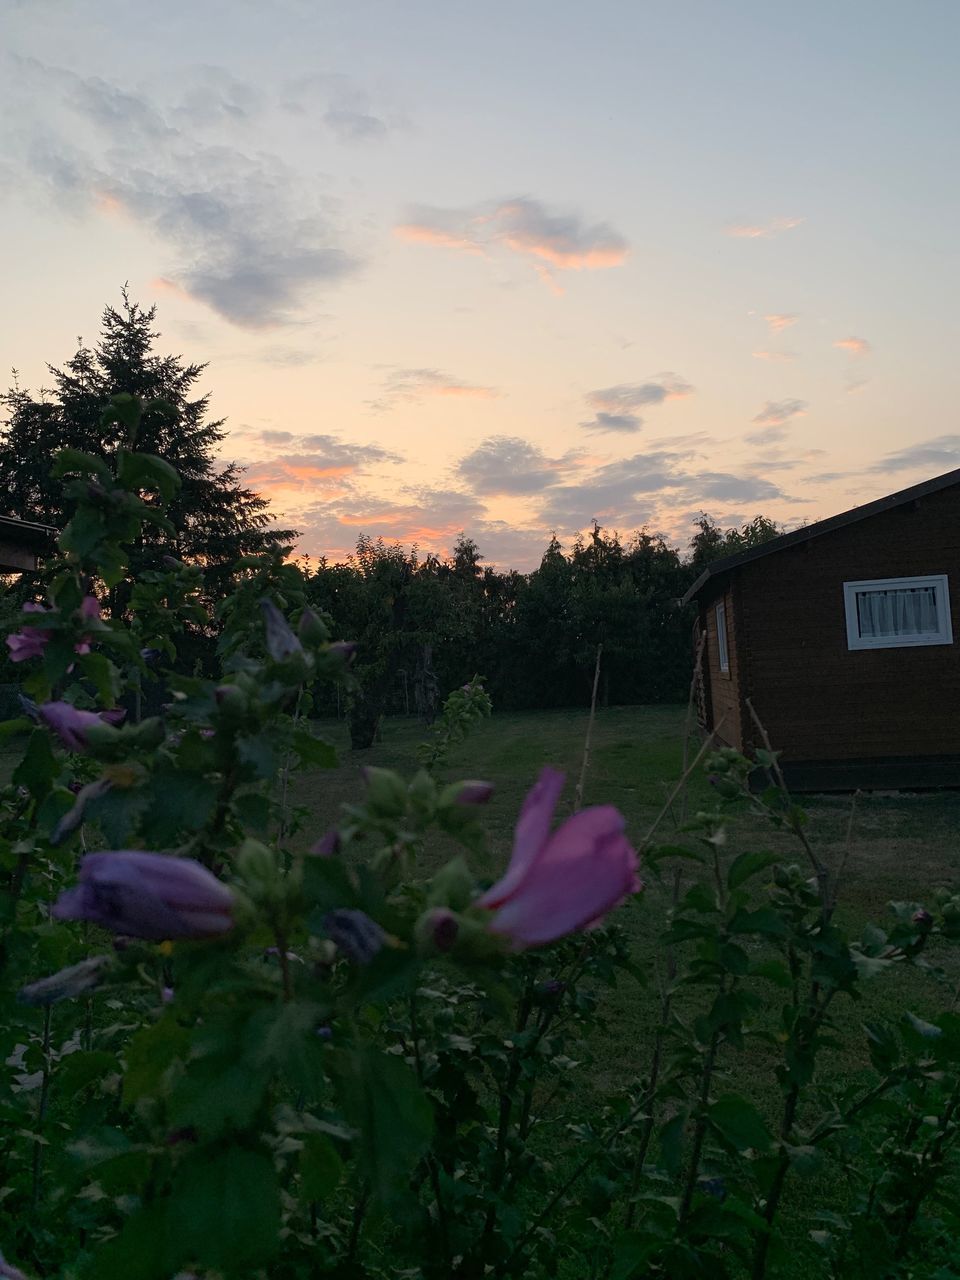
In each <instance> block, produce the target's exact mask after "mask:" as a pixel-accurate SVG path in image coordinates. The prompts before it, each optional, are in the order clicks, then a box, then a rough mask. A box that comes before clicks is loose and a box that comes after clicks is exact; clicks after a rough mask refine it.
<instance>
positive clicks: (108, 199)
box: [93, 191, 127, 218]
mask: <svg viewBox="0 0 960 1280" xmlns="http://www.w3.org/2000/svg"><path fill="white" fill-rule="evenodd" d="M93 203H94V207H95V208H96V210H97V213H102V214H103V215H104V217H106V218H121V217H123V216H124V215H125V214H126V213H127V207H126V205H125V204H124V203H123V201H122V200H121V199H119V198H118V197H117V196H115V195H113V194H112V193H111V192H109V191H95V192H94V193H93Z"/></svg>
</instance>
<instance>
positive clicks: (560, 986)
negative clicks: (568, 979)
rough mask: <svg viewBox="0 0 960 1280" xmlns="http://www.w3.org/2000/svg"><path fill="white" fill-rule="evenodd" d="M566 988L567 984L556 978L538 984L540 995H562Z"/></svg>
mask: <svg viewBox="0 0 960 1280" xmlns="http://www.w3.org/2000/svg"><path fill="white" fill-rule="evenodd" d="M566 989H567V984H566V983H565V982H561V981H559V979H557V978H551V979H550V980H549V981H548V982H543V983H541V984H540V994H541V995H542V996H551V997H554V996H562V995H563V993H564V992H565V991H566Z"/></svg>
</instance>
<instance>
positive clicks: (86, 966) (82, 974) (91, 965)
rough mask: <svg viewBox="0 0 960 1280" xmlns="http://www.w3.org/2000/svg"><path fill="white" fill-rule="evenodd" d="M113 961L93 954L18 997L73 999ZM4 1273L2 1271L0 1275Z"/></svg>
mask: <svg viewBox="0 0 960 1280" xmlns="http://www.w3.org/2000/svg"><path fill="white" fill-rule="evenodd" d="M112 963H113V958H112V957H111V956H91V957H90V958H89V959H88V960H81V961H80V963H79V964H72V965H70V966H69V967H68V968H66V969H61V970H60V971H59V973H54V974H51V976H50V977H49V978H40V979H39V981H37V982H30V983H28V984H27V986H25V987H23V988H21V990H20V992H19V993H18V995H17V999H18V1000H20V1001H21V1002H22V1003H23V1004H33V1005H48V1004H56V1003H57V1001H59V1000H71V999H73V997H74V996H79V995H83V993H84V992H85V991H92V990H93V988H94V987H96V986H99V984H100V980H101V978H102V977H103V975H104V972H105V971H106V970H107V969H109V967H110V965H111V964H112ZM2 1274H3V1273H2V1272H0V1275H2Z"/></svg>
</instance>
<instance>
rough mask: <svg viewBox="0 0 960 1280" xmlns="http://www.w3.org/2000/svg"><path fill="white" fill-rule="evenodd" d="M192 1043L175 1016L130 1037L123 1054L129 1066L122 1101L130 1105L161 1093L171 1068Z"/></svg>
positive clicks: (124, 1081) (167, 1017) (168, 1017)
mask: <svg viewBox="0 0 960 1280" xmlns="http://www.w3.org/2000/svg"><path fill="white" fill-rule="evenodd" d="M189 1040H190V1037H189V1035H188V1033H187V1031H186V1029H185V1028H184V1027H181V1026H179V1025H178V1023H177V1021H176V1019H175V1018H174V1016H173V1015H172V1013H168V1014H166V1016H164V1017H163V1018H161V1019H160V1021H159V1022H155V1023H154V1024H153V1026H152V1027H144V1028H143V1029H142V1030H141V1031H138V1032H136V1034H135V1035H133V1036H131V1038H130V1040H129V1041H128V1042H127V1047H126V1049H125V1051H124V1055H123V1056H124V1058H125V1059H126V1064H127V1069H126V1073H125V1075H124V1079H123V1101H124V1103H125V1104H126V1105H127V1106H129V1105H130V1103H132V1102H137V1101H138V1100H139V1099H140V1098H144V1097H147V1096H148V1095H150V1094H153V1093H156V1092H159V1090H160V1086H161V1082H162V1081H163V1077H164V1076H165V1075H166V1073H167V1070H168V1068H169V1067H170V1066H171V1065H172V1064H173V1063H174V1062H175V1061H176V1060H177V1058H180V1057H183V1056H185V1055H186V1053H187V1049H188V1046H189Z"/></svg>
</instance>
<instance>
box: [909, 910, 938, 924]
mask: <svg viewBox="0 0 960 1280" xmlns="http://www.w3.org/2000/svg"><path fill="white" fill-rule="evenodd" d="M912 919H913V923H914V924H915V925H916V926H917V928H918V929H930V928H932V926H933V916H932V915H931V914H930V912H929V911H926V910H925V909H924V908H923V907H921V908H920V910H919V911H915V912H914V913H913V917H912Z"/></svg>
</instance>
